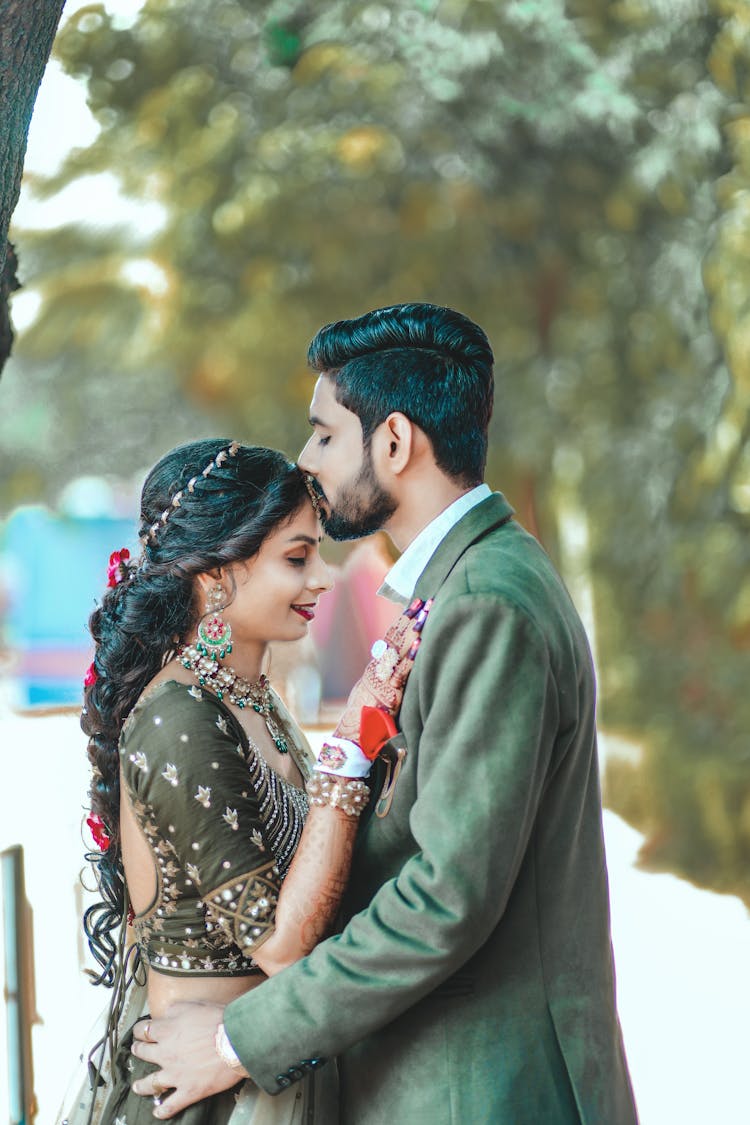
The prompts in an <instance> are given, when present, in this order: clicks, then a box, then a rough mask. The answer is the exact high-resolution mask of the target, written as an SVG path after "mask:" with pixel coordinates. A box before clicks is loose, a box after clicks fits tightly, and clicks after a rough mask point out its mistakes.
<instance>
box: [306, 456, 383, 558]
mask: <svg viewBox="0 0 750 1125" xmlns="http://www.w3.org/2000/svg"><path fill="white" fill-rule="evenodd" d="M325 504H326V507H327V508H328V509H329V511H328V514H327V515H326V514H324V515H323V517H322V522H323V529H324V530H325V533H326V535H330V537H331V539H336V540H338V541H341V540H343V539H363V538H364V537H365V536H366V535H372V534H373V532H375V531H380V529H381V528H382V527H383V525H384V524H385V523H386V522H387V521H388V520H389V519H390V518H391V516H392V515H393V513H394V512H395V511H396V508H397V507H398V505H397V503H396V501H395V499H394V498H393V497H392V496H391V494H390V493H389V492H386V490H385V489H384V488H383V486H382V484H381V483H380V481H379V480H378V478H377V477H376V476H375V468H374V466H373V463H372V457H371V456H370V450H369V447H368V446H365V449H364V453H363V459H362V468H361V469H360V470H359V472H358V473H357V476H356V477H355V478H354V480H353V481H351V482H350V483H349V484H346V485H344V486H343V488H342V489H341V491H340V492H339V495H338V496H337V498H336V507H335V508H334V507H333V505H331V502H330V500H328V498H327V497H325Z"/></svg>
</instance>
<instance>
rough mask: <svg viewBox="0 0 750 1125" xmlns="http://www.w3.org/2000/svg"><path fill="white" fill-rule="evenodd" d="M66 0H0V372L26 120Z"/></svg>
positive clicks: (8, 333)
mask: <svg viewBox="0 0 750 1125" xmlns="http://www.w3.org/2000/svg"><path fill="white" fill-rule="evenodd" d="M64 3H65V0H0V372H2V369H3V366H4V365H5V361H6V359H7V358H8V356H9V355H10V349H11V345H12V343H13V331H12V328H11V322H10V312H9V307H8V298H9V297H10V294H11V293H12V292H13V290H14V289H17V288H18V281H17V280H16V274H15V268H16V258H15V254H14V253H13V248H12V247H11V246H10V243H9V242H8V228H9V226H10V219H11V215H12V214H13V211H14V210H15V207H16V204H17V203H18V196H19V193H20V191H21V173H22V172H23V161H24V156H25V155H26V144H27V141H28V135H29V123H30V122H31V114H32V111H33V109H34V102H35V100H36V95H37V92H38V90H39V86H40V84H41V81H42V75H43V74H44V68H45V66H46V65H47V60H48V59H49V56H50V52H51V50H52V43H53V41H54V38H55V32H56V31H57V25H58V24H59V22H60V16H61V15H62V10H63V4H64Z"/></svg>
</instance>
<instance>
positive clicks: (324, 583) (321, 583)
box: [308, 558, 333, 594]
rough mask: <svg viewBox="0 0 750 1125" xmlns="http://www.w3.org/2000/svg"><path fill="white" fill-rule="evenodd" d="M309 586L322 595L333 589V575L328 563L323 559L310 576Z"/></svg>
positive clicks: (319, 560)
mask: <svg viewBox="0 0 750 1125" xmlns="http://www.w3.org/2000/svg"><path fill="white" fill-rule="evenodd" d="M308 585H309V587H310V589H311V590H318V591H319V592H320V593H321V594H324V593H325V592H326V591H327V590H332V589H333V573H332V571H331V568H330V566H329V565H328V563H324V562H323V560H322V559H321V558H319V559H318V563H317V566H316V567H315V569H314V570H313V571H312V572H311V574H310V580H309V582H308Z"/></svg>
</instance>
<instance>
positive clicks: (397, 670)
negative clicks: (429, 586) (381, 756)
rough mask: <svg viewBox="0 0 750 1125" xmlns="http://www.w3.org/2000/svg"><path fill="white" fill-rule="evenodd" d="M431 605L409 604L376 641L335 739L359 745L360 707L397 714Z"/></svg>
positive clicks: (335, 732)
mask: <svg viewBox="0 0 750 1125" xmlns="http://www.w3.org/2000/svg"><path fill="white" fill-rule="evenodd" d="M431 604H432V602H431V601H429V602H426V603H422V602H420V601H414V602H412V604H411V605H410V606H409V608H408V609H406V610H404V612H403V613H402V614H400V616H399V617H398V618H397V619H396V620H395V621H394V623H393V624H392V625H391V626H390V628H389V629H388V632H387V633H386V634H385V638H384V640H382V641H376V642H375V644H374V645H373V649H372V651H373V654H374V655H373V658H372V660H371V661H370V663H369V664H368V665H367V667H366V668H365V670H364V672H363V674H362V676H361V678H360V679H359V680H358V681H357V683H356V684H355V685H354V687H353V688H352V690H351V692H350V694H349V698H348V700H347V701H346V707H345V708H344V713H343V715H342V716H341V718H340V719H339V721H338V724H337V726H336V729H335V730H334V732H333V734H334V735H335V737H337V738H347V739H349V740H350V741H352V742H359V723H360V716H361V714H362V708H363V707H380V708H383V709H384V710H385V711H387V712H388V713H389V714H390V715H394V716H395V715H397V714H398V711H399V708H400V707H401V700H402V699H403V696H404V688H405V687H406V681H407V679H408V678H409V673H410V672H411V669H412V666H413V664H414V657H415V656H416V654H417V649H418V648H419V642H420V634H421V632H422V628H423V626H424V623H425V621H426V620H427V614H428V613H429V611H430V606H431Z"/></svg>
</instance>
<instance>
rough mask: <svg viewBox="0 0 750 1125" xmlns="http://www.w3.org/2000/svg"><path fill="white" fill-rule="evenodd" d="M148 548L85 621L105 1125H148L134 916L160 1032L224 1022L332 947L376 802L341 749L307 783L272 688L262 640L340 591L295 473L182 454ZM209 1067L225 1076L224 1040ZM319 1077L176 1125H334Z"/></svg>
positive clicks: (381, 679) (175, 460) (298, 738)
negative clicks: (131, 1001) (187, 1015)
mask: <svg viewBox="0 0 750 1125" xmlns="http://www.w3.org/2000/svg"><path fill="white" fill-rule="evenodd" d="M141 541H142V544H143V553H142V557H141V559H140V560H139V561H138V562H134V561H130V558H129V554H128V552H126V551H122V552H116V553H115V554H114V555H113V556H112V558H111V560H110V570H109V586H110V588H109V589H108V591H107V594H106V595H105V597H104V600H103V602H102V604H101V606H100V607H99V608H97V610H96V611H95V612H94V613H93V615H92V617H91V621H90V628H91V632H92V635H93V638H94V641H95V644H96V653H95V657H94V661H93V664H92V666H91V668H90V670H89V674H88V675H87V680H86V692H85V707H84V712H83V718H82V726H83V729H84V731H85V732H86V733H87V734H88V735H89V757H90V760H91V764H92V771H93V781H92V788H91V806H92V816H91V818H90V821H89V823H90V824H91V825H92V828H93V830H94V831H95V833H96V834H97V837H98V838H97V843H98V844H99V845H100V847H101V849H102V850H101V851H100V852H97V853H93V854H92V857H91V858H92V859H93V860H94V862H95V866H96V868H97V878H98V883H99V887H100V891H101V893H102V896H103V902H102V903H100V904H98V905H97V906H94V907H92V908H90V909H89V910H88V912H87V914H86V917H85V920H84V924H85V929H86V933H87V936H88V939H89V944H90V946H91V949H92V951H93V953H94V955H95V956H96V958H97V960H98V962H99V964H100V966H101V974H100V977H99V980H100V981H103V982H105V983H107V984H114V985H115V995H114V1001H115V1002H114V1004H113V1009H114V1010H113V1012H112V1015H111V1018H110V1021H109V1025H110V1026H109V1040H110V1046H111V1047H113V1048H115V1047H116V1048H117V1049H116V1051H115V1054H114V1058H113V1059H112V1062H111V1074H109V1073H108V1072H107V1067H106V1066H105V1068H104V1078H105V1079H106V1084H105V1086H104V1088H103V1089H102V1090H101V1091H100V1092H99V1094H98V1095H97V1099H96V1107H94V1106H88V1105H87V1106H86V1109H87V1110H88V1119H89V1120H96V1121H98V1122H101V1123H103V1125H122V1123H124V1122H127V1125H134V1123H135V1122H141V1121H143V1122H145V1121H152V1120H153V1117H152V1113H153V1106H152V1104H151V1102H150V1101H149V1100H148V1099H144V1098H139V1097H138V1096H137V1095H136V1094H134V1093H133V1092H132V1091H131V1089H130V1086H131V1083H132V1081H133V1080H134V1079H135V1078H137V1077H139V1076H140V1075H142V1074H145V1073H148V1070H149V1069H150V1068H149V1067H148V1065H147V1064H144V1063H142V1062H139V1061H138V1060H135V1059H133V1058H132V1056H131V1054H130V1050H129V1048H130V1042H131V1037H130V1034H129V1033H128V1034H126V1035H125V1036H124V1037H123V1039H122V1041H121V1043H120V1044H119V1047H117V1044H116V1043H114V1042H112V1040H113V1039H115V1038H116V1036H115V1033H114V1031H113V1029H114V1028H115V1027H116V1023H117V1018H118V1016H120V1015H121V1009H122V992H123V984H124V979H125V977H126V976H127V975H128V974H129V973H130V975H132V966H130V965H129V960H130V957H129V956H128V955H127V954H126V952H125V949H126V941H125V937H124V934H125V929H126V926H125V923H124V919H126V918H127V916H128V913H130V920H131V921H132V931H133V935H134V940H135V945H134V947H133V948H134V950H136V951H137V953H133V950H132V949H131V955H133V956H136V957H137V958H139V959H140V963H141V964H142V965H143V966H145V968H146V973H147V996H148V1011H149V1013H150V1014H151V1015H153V1016H155V1017H158V1016H160V1015H162V1014H163V1013H164V1012H165V1011H166V1009H167V1008H168V1007H169V1005H170V1004H172V1003H174V1002H176V1001H195V1002H200V1001H202V1000H210V1001H212V1002H218V1003H222V1004H226V1003H229V1002H230V1001H231V1000H233V999H235V998H236V997H237V996H239V995H241V994H242V993H243V992H245V991H246V990H248V989H250V988H253V987H255V986H257V985H258V984H259V983H261V982H262V980H263V977H264V974H271V973H274V972H277V971H278V970H279V969H281V968H283V967H284V966H285V965H287V964H289V963H290V962H291V961H293V960H296V959H297V958H299V957H301V956H303V955H304V954H305V953H307V952H309V951H310V949H312V947H313V946H314V944H315V943H316V942H317V941H319V940H320V938H321V937H322V936H324V934H325V932H326V930H327V929H328V928H329V927H330V924H331V922H332V921H333V918H334V916H335V913H336V910H337V908H338V904H339V900H340V896H341V893H342V891H343V888H344V886H345V882H346V878H347V875H348V870H349V861H350V857H351V851H352V846H353V838H354V834H355V831H356V824H357V818H358V816H359V813H360V811H361V809H362V808H363V807H364V805H365V804H366V802H367V798H368V796H369V794H368V790H367V786H366V784H365V782H364V781H362V780H361V778H362V777H363V776H364V775H365V774H366V771H367V769H368V767H369V761H368V760H367V759H366V757H365V756H364V755H363V754H362V753H361V751H360V750H359V749H358V747H357V745H356V744H352V743H351V741H349V742H347V741H346V740H344V741H342V742H335V743H334V744H333V745H332V746H329V747H327V748H326V747H324V750H323V751H322V753H321V760H320V761H319V762H318V767H317V769H316V770H315V771H314V772H313V769H312V767H313V765H314V763H313V761H312V759H311V756H310V754H309V750H308V748H307V746H306V744H305V741H304V738H303V736H302V734H301V733H300V731H299V730H298V728H297V727H296V725H295V724H294V722H293V721H292V719H291V717H290V716H289V714H288V713H287V711H286V710H285V708H284V707H283V705H282V703H281V701H280V700H279V698H278V697H277V696H276V695H275V694H274V692H273V690H272V689H271V687H270V685H269V683H268V681H267V679H266V678H265V677H264V675H263V674H262V666H263V661H264V657H265V655H266V651H267V646H268V644H269V642H271V641H284V640H286V641H291V640H296V639H299V638H300V637H303V636H304V635H305V634H306V632H307V630H308V627H309V623H310V621H311V620H312V619H313V617H314V614H315V606H316V604H317V601H318V598H319V597H320V595H321V594H322V593H323V592H325V591H326V590H327V589H329V588H330V585H331V583H330V578H329V574H328V569H327V567H326V565H325V563H324V562H323V561H322V559H321V558H320V555H319V550H318V548H319V542H320V526H319V521H318V517H317V512H316V511H315V509H314V507H313V503H312V502H311V498H310V494H308V490H307V488H306V483H305V480H304V478H303V476H302V474H301V473H300V471H299V470H298V469H297V468H296V466H294V465H291V464H290V463H288V462H287V461H286V459H285V458H284V457H283V455H282V454H280V453H277V452H275V451H272V450H267V449H262V448H255V447H248V446H241V445H238V444H237V443H235V442H232V443H229V442H227V441H222V440H205V441H198V442H194V443H191V444H189V445H184V446H181V447H178V448H177V449H175V450H173V451H171V452H170V453H168V454H167V455H166V456H165V457H163V458H162V460H161V461H159V463H158V464H157V465H156V466H155V468H154V469H152V471H151V472H150V474H149V476H148V478H147V480H146V482H145V485H144V488H143V493H142V498H141ZM411 640H412V642H413V641H414V637H412V638H411ZM408 647H409V644H408V641H406V642H405V643H404V644H403V645H402V646H401V647H400V648H399V647H398V646H397V647H396V648H394V647H393V646H392V647H391V648H390V651H389V653H388V657H389V658H390V657H393V659H388V660H386V663H385V664H382V666H381V673H382V668H384V669H385V674H381V673H379V674H378V675H377V676H374V677H373V676H372V675H370V678H369V688H365V687H363V686H361V687H359V688H357V689H355V691H354V692H353V694H352V697H351V701H350V705H349V706H348V708H347V712H346V713H345V715H344V717H343V718H342V722H341V723H340V724H339V728H337V730H338V732H339V733H341V734H342V735H344V736H346V737H348V738H349V739H352V738H354V739H356V738H357V736H358V723H359V714H360V711H361V706H362V703H363V702H369V703H374V704H375V705H376V706H378V707H380V708H381V709H387V710H390V711H391V712H393V711H395V709H396V707H397V706H398V702H399V701H400V691H401V688H402V686H403V682H404V679H405V675H406V670H407V669H408V666H409V661H410V658H413V652H414V651H415V650H414V648H413V647H412V652H411V653H410V654H409V656H406V655H405V654H406V650H407V648H408ZM399 658H400V659H399ZM230 661H231V663H230ZM396 664H397V665H398V666H397V668H396V669H395V671H394V665H396ZM379 685H380V686H379ZM373 689H374V690H373ZM342 747H343V749H342ZM319 771H323V772H319ZM342 773H343V775H344V776H343V777H342V776H340V775H341V774H342ZM332 774H336V775H337V776H336V777H335V778H334V777H332V776H331V775H332ZM306 782H307V784H308V794H306V793H305V789H304V786H305V783H306ZM308 795H309V799H308ZM309 804H312V805H313V806H314V807H313V808H312V809H310V810H309V815H308V806H309ZM305 821H307V827H306V828H305V831H304V832H303V825H304V824H305ZM295 854H296V859H295V862H294V864H293V865H292V859H293V857H295ZM290 867H291V871H290ZM288 873H289V874H288ZM287 874H288V877H287ZM282 883H283V889H282ZM118 930H119V931H120V935H121V936H120V940H119V943H118V942H117V941H116V939H115V935H116V933H117V931H118ZM139 1014H140V1013H139V1012H135V1013H133V1015H139ZM217 1050H219V1052H220V1053H221V1054H222V1057H223V1058H225V1059H226V1060H227V1061H228V1063H229V1064H230V1065H232V1052H231V1044H229V1043H228V1041H227V1040H226V1038H225V1036H223V1027H221V1026H220V1027H219V1028H218V1029H217ZM324 1069H325V1068H324ZM322 1074H323V1072H320V1073H319V1074H313V1075H310V1076H309V1077H308V1079H307V1080H306V1083H305V1084H304V1085H303V1084H300V1085H301V1088H300V1089H290V1090H289V1091H287V1093H286V1094H285V1095H282V1096H281V1097H280V1098H273V1099H271V1098H268V1096H267V1095H265V1094H264V1093H263V1092H262V1091H258V1090H257V1089H256V1088H255V1087H254V1086H253V1085H252V1083H250V1082H245V1083H244V1084H243V1085H242V1087H241V1088H240V1089H239V1093H238V1089H237V1088H235V1089H234V1090H231V1091H228V1092H227V1093H225V1094H222V1095H217V1096H216V1097H214V1098H211V1099H209V1100H207V1101H204V1102H201V1103H200V1104H199V1105H197V1106H193V1107H191V1108H190V1109H188V1110H185V1111H183V1113H182V1114H180V1115H178V1116H177V1117H175V1118H174V1119H173V1120H175V1121H181V1122H184V1123H185V1125H188V1123H189V1125H198V1123H206V1125H207V1123H208V1122H211V1123H212V1125H222V1123H223V1122H229V1121H231V1122H232V1123H238V1122H260V1121H263V1122H277V1123H279V1125H282V1123H290V1125H291V1123H292V1122H297V1121H302V1120H303V1119H304V1120H305V1121H308V1120H312V1116H309V1115H310V1114H311V1106H312V1101H313V1099H314V1097H315V1096H316V1095H317V1097H316V1100H317V1115H316V1120H319V1121H325V1120H326V1119H327V1118H328V1114H329V1113H330V1112H331V1111H330V1110H325V1109H324V1108H323V1104H324V1101H325V1099H323V1101H321V1098H322V1092H321V1090H320V1081H321V1075H322ZM316 1083H317V1085H318V1089H317V1091H316V1090H315V1086H316ZM90 1100H91V1099H90V1098H89V1099H88V1101H90ZM155 1100H156V1101H157V1103H158V1101H159V1099H158V1098H157V1099H155ZM79 1110H80V1106H79ZM80 1119H81V1120H85V1119H86V1118H85V1116H82V1117H80ZM73 1120H76V1121H78V1120H79V1116H77V1115H73V1114H71V1115H70V1121H71V1122H72V1121H73Z"/></svg>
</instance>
